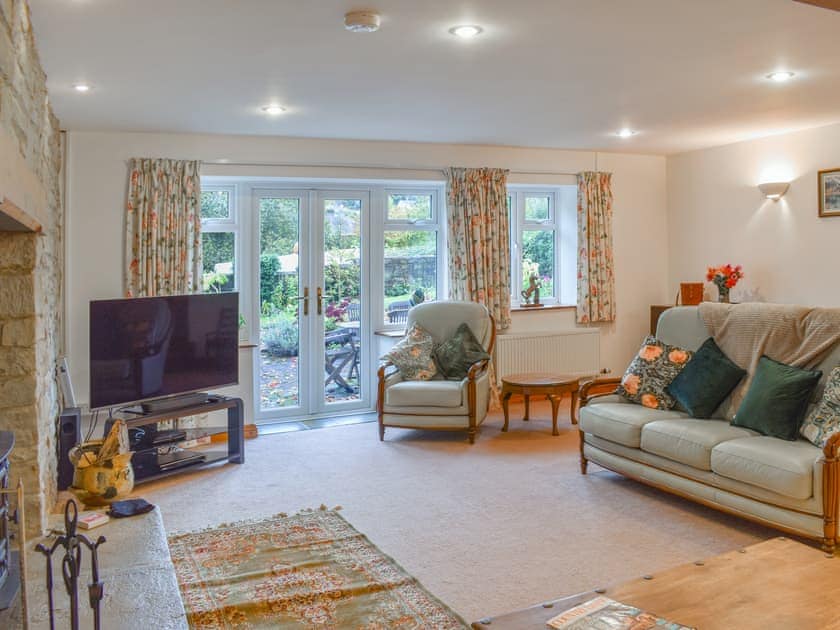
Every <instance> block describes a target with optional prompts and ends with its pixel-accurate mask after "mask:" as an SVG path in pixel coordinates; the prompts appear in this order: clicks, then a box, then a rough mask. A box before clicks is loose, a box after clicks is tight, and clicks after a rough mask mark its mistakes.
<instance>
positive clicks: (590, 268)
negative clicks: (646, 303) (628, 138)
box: [577, 171, 615, 324]
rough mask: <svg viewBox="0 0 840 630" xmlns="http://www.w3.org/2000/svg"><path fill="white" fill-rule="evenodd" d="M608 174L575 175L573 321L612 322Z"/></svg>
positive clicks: (609, 186)
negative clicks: (575, 270) (576, 226)
mask: <svg viewBox="0 0 840 630" xmlns="http://www.w3.org/2000/svg"><path fill="white" fill-rule="evenodd" d="M611 180H612V174H611V173H596V172H592V171H587V172H583V173H578V176H577V184H578V202H577V222H578V274H577V281H578V287H577V321H578V323H580V324H586V323H589V322H612V321H615V277H614V273H615V269H614V267H615V265H614V263H613V236H612V202H613V195H612V185H611Z"/></svg>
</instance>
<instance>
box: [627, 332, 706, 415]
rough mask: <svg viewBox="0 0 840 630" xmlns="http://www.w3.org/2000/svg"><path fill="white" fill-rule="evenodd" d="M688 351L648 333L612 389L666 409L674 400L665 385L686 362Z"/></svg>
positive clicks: (646, 405) (673, 403)
mask: <svg viewBox="0 0 840 630" xmlns="http://www.w3.org/2000/svg"><path fill="white" fill-rule="evenodd" d="M692 354H693V353H692V352H690V351H689V350H684V349H682V348H678V347H677V346H669V345H668V344H666V343H663V342H661V341H659V340H658V339H657V338H656V337H654V336H652V335H651V336H648V337H646V338H645V341H644V343H643V344H642V347H641V349H640V350H639V354H637V355H636V357H635V358H634V359H633V361H631V362H630V365H629V367H628V368H627V371H626V372H625V373H624V376H623V377H622V379H621V384H620V385H619V386H618V389H617V390H616V393H618V394H621V395H622V396H624V397H625V398H627V399H629V400H631V401H633V402H636V403H641V404H642V405H644V406H645V407H650V408H651V409H670V408H671V407H673V406H674V405H675V404H676V401H675V400H674V398H673V397H672V396H671V395H670V394H669V393H668V392H667V390H666V388H667V387H668V385H670V384H671V381H673V380H674V379H675V378H676V376H677V374H679V373H680V372H681V371H682V369H683V368H684V367H685V365H686V363H688V362H689V360H690V359H691V356H692Z"/></svg>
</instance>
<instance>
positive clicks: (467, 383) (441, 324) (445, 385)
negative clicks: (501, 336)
mask: <svg viewBox="0 0 840 630" xmlns="http://www.w3.org/2000/svg"><path fill="white" fill-rule="evenodd" d="M464 322H466V323H467V324H468V325H469V327H470V330H472V332H473V334H474V335H475V336H476V338H477V339H478V340H479V341H480V342H481V344H482V345H483V346H484V348H485V350H487V353H488V354H490V355H492V354H493V346H494V344H495V341H496V324H495V322H494V321H493V316H492V315H490V313H489V312H488V311H487V309H486V308H485V307H484V306H483V305H481V304H477V303H475V302H458V301H442V302H426V303H423V304H418V305H417V306H415V307H414V308H412V309H411V310H409V311H408V315H407V319H406V329H407V330H408V329H410V328H411V327H412V326H413V325H414V324H415V323H417V324H418V325H419V326H421V327H422V328H424V329H425V330H426V331H428V332H429V334H431V335H432V337H433V338H434V340H435V343H441V342H443V341H446V340H447V339H449V338H451V337H452V336H453V335H454V334H455V331H456V329H457V328H458V326H460V325H461V324H462V323H464ZM378 378H379V388H378V396H377V403H376V409H377V412H378V415H379V439H380V440H384V439H385V427H399V428H406V429H431V430H436V431H466V432H467V434H468V436H469V440H470V444H472V443H474V442H475V434H476V431H477V430H478V427H479V426H480V425H481V423H482V422H484V418H485V417H486V416H487V408H488V406H489V404H490V361H489V360H487V359H485V360H482V361H478V362H476V363H474V364H473V365H472V367H471V368H470V370H469V372H468V374H467V376H466V377H465V378H464V379H462V380H460V381H452V380H446V379H444V378H443V377H442V376H440V375H438V376H436V377H434V378H433V379H431V380H428V381H404V380H402V378H401V376H400V373H399V370H397V369H396V367H395V366H394V365H393V364H391V363H390V362H385V363H383V364H382V365H381V366H380V368H379V373H378Z"/></svg>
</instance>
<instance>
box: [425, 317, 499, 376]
mask: <svg viewBox="0 0 840 630" xmlns="http://www.w3.org/2000/svg"><path fill="white" fill-rule="evenodd" d="M434 357H435V363H437V367H438V370H440V373H441V374H443V375H444V376H445V377H446V378H451V379H459V380H460V379H462V378H465V377H466V376H467V372H469V370H470V368H471V367H472V365H473V364H474V363H475V362H476V361H481V360H482V359H489V358H490V355H489V354H487V352H486V351H485V350H484V346H482V345H481V342H480V341H479V340H478V339H476V338H475V335H474V334H473V331H472V330H470V327H469V326H468V325H467V324H466V322H465V323H463V324H461V325H460V326H458V329H457V330H456V331H455V335H454V336H453V337H452V338H451V339H447V340H446V341H444V342H443V343H442V344H440V345H439V346H437V347H436V348H435V351H434Z"/></svg>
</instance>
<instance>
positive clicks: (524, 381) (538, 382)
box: [502, 372, 580, 387]
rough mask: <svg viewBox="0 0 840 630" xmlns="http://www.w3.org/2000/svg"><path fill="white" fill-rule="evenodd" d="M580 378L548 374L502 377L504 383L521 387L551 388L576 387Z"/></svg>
mask: <svg viewBox="0 0 840 630" xmlns="http://www.w3.org/2000/svg"><path fill="white" fill-rule="evenodd" d="M578 381H580V377H578V376H572V375H571V374H551V373H548V372H525V373H522V374H508V375H507V376H503V377H502V383H504V384H507V385H514V386H520V387H529V386H530V387H551V386H552V385H576V384H577V383H578Z"/></svg>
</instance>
